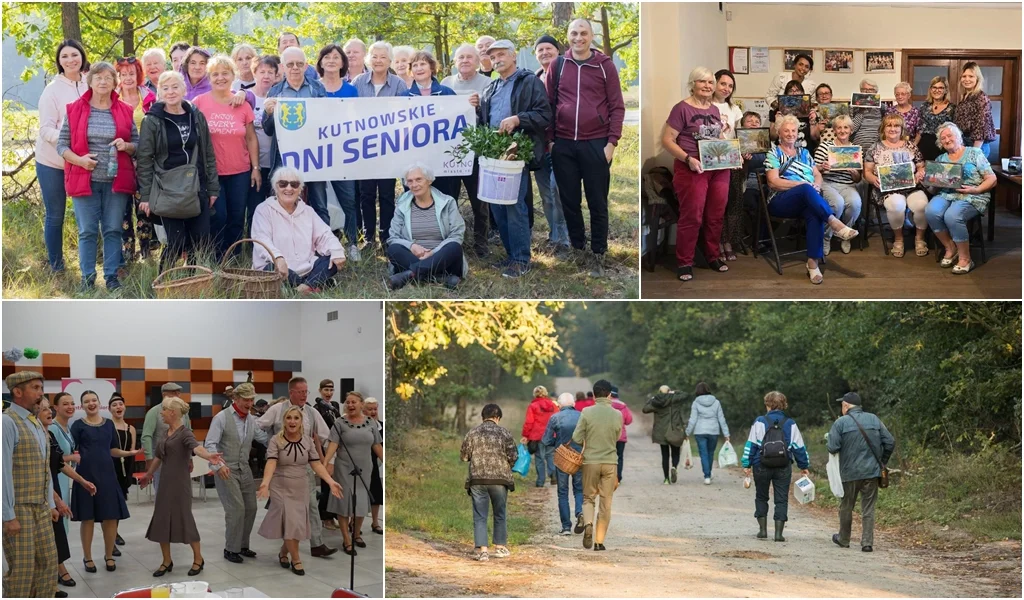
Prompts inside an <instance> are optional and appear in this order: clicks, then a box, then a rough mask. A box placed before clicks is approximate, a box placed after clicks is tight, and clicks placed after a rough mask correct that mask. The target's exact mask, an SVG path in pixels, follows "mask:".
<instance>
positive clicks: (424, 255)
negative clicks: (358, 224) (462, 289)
mask: <svg viewBox="0 0 1024 600" xmlns="http://www.w3.org/2000/svg"><path fill="white" fill-rule="evenodd" d="M403 179H405V185H407V186H409V191H408V192H406V193H404V194H402V196H401V197H400V198H399V199H398V201H397V202H396V203H395V215H394V217H393V218H392V220H391V229H390V231H389V232H388V258H389V259H391V264H392V266H393V267H394V270H395V274H394V275H392V276H391V277H390V278H389V279H388V287H390V288H391V289H392V290H397V289H399V288H401V287H403V286H405V284H407V283H409V282H410V281H413V280H415V281H432V280H436V279H441V280H443V281H444V285H445V287H446V288H448V289H450V290H451V289H455V287H456V286H457V285H459V282H461V281H462V278H463V277H465V276H466V274H467V272H468V271H469V265H468V264H467V263H466V258H465V256H464V255H463V253H462V236H463V234H464V233H465V232H466V222H465V221H463V220H462V215H461V214H459V206H458V204H457V203H456V202H455V200H454V199H453V198H452V197H451V196H448V195H447V194H444V193H442V192H440V191H438V190H437V188H435V187H433V186H432V185H431V184H432V183H433V182H434V172H433V171H432V170H431V169H430V168H429V167H427V166H425V165H422V164H419V163H416V164H413V165H412V166H410V167H409V168H407V169H406V171H405V175H404V177H403Z"/></svg>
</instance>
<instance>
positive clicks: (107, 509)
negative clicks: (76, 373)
mask: <svg viewBox="0 0 1024 600" xmlns="http://www.w3.org/2000/svg"><path fill="white" fill-rule="evenodd" d="M81 401H82V408H83V409H85V418H83V419H79V420H78V421H75V422H74V423H72V424H71V437H72V438H74V441H75V447H76V448H78V452H79V454H81V455H82V461H81V462H80V463H79V465H78V473H79V474H80V475H82V476H83V477H85V478H86V479H88V480H90V481H92V482H93V483H94V484H96V491H95V492H92V493H89V492H87V491H86V490H85V489H83V487H82V485H81V484H80V483H78V482H77V481H76V482H75V484H74V486H73V487H72V489H71V520H72V521H78V522H80V523H81V535H82V555H83V559H82V562H83V564H84V565H85V571H86V572H87V573H95V572H96V564H95V563H94V562H93V560H92V538H93V531H94V527H95V524H96V522H100V523H101V524H102V527H103V550H104V554H103V561H104V563H105V566H106V569H107V570H108V571H116V570H117V563H116V562H114V556H113V555H114V538H116V537H117V522H118V521H120V520H122V519H127V518H128V516H129V515H128V505H127V504H126V503H125V501H124V494H122V493H121V488H120V486H119V485H118V483H117V476H116V475H115V474H114V463H113V461H111V460H110V457H112V456H113V457H125V456H132V455H134V454H135V453H134V452H131V451H126V450H121V449H120V448H118V446H117V432H116V431H115V430H114V424H113V423H112V422H111V421H110V419H106V418H104V417H102V416H101V415H100V399H99V396H97V395H96V392H93V391H85V392H83V393H82V396H81ZM90 563H92V564H90Z"/></svg>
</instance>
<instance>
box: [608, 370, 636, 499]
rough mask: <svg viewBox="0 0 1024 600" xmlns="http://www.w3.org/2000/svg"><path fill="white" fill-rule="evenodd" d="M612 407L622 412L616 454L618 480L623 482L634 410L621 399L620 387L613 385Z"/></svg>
mask: <svg viewBox="0 0 1024 600" xmlns="http://www.w3.org/2000/svg"><path fill="white" fill-rule="evenodd" d="M612 408H614V409H615V410H617V411H619V412H620V413H622V434H621V435H619V441H617V442H615V454H616V455H618V457H619V463H618V470H617V471H616V473H617V475H618V480H617V481H618V482H619V483H622V457H623V456H624V455H625V453H626V426H627V425H629V424H630V423H632V422H633V412H632V411H631V410H629V407H628V406H626V403H625V402H623V401H622V400H619V388H617V387H615V386H614V385H613V386H612Z"/></svg>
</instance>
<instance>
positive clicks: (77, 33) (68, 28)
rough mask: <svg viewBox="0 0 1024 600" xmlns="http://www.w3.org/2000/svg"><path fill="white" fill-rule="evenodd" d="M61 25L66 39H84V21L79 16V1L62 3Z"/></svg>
mask: <svg viewBox="0 0 1024 600" xmlns="http://www.w3.org/2000/svg"><path fill="white" fill-rule="evenodd" d="M60 27H61V30H62V33H63V34H64V39H66V40H77V41H79V42H81V41H82V23H81V21H80V20H79V18H78V3H77V2H61V3H60Z"/></svg>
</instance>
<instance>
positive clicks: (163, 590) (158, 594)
mask: <svg viewBox="0 0 1024 600" xmlns="http://www.w3.org/2000/svg"><path fill="white" fill-rule="evenodd" d="M149 595H150V597H152V598H170V597H171V586H169V585H167V584H166V583H161V584H160V585H154V586H153V588H152V589H151V590H150V592H149Z"/></svg>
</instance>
